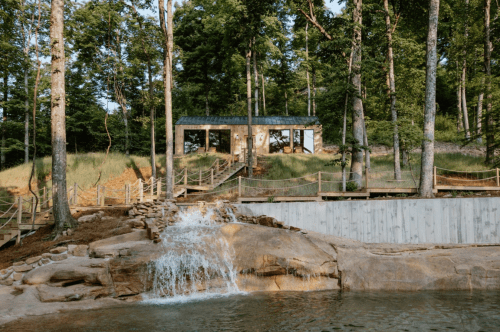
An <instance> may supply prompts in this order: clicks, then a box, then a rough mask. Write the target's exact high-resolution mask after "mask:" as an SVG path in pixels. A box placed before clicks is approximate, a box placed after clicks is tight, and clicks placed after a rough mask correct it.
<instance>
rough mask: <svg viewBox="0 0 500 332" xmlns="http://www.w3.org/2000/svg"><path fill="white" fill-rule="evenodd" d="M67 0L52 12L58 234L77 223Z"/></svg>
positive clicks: (56, 4) (54, 187)
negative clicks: (70, 151) (69, 136)
mask: <svg viewBox="0 0 500 332" xmlns="http://www.w3.org/2000/svg"><path fill="white" fill-rule="evenodd" d="M63 31H64V0H52V3H51V12H50V47H51V57H52V67H51V107H50V108H51V127H52V130H51V132H52V199H53V202H54V208H53V215H54V222H55V228H54V234H55V235H56V237H57V236H58V235H59V234H61V233H62V231H63V230H64V228H65V227H66V226H69V227H76V220H75V219H74V218H73V217H72V216H71V212H70V210H69V204H68V195H67V190H66V119H65V116H66V112H65V105H66V91H65V86H64V83H65V80H64V69H65V66H64V60H65V59H64V39H63Z"/></svg>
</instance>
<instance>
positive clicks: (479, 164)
mask: <svg viewBox="0 0 500 332" xmlns="http://www.w3.org/2000/svg"><path fill="white" fill-rule="evenodd" d="M420 157H421V155H420V154H419V153H413V154H412V155H411V166H412V170H413V173H414V175H416V176H418V174H419V173H420ZM260 159H261V162H264V163H266V164H267V168H268V169H267V172H266V173H265V174H263V175H261V176H260V177H261V178H263V179H267V180H280V179H290V178H297V177H302V176H304V175H307V174H312V173H316V172H318V171H322V172H332V173H335V172H341V171H342V168H341V167H340V166H339V165H337V166H325V165H326V164H327V163H328V162H329V161H331V160H333V159H338V156H334V155H322V154H317V155H298V154H294V155H285V154H277V155H269V156H266V157H262V158H260ZM434 165H436V166H437V167H441V168H446V169H451V170H456V171H483V170H487V169H489V167H486V166H485V165H484V158H482V157H476V156H468V155H462V154H460V153H436V154H435V155H434ZM393 170H394V158H393V156H392V155H385V156H376V157H372V158H371V169H370V173H371V174H373V173H377V172H392V171H393ZM402 170H403V171H409V170H410V167H409V166H406V167H403V168H402ZM348 171H349V166H347V172H348Z"/></svg>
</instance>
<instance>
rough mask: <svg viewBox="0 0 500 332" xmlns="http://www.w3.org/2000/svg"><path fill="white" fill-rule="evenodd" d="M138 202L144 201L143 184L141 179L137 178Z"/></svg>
mask: <svg viewBox="0 0 500 332" xmlns="http://www.w3.org/2000/svg"><path fill="white" fill-rule="evenodd" d="M139 202H141V203H142V202H144V186H143V183H142V179H139Z"/></svg>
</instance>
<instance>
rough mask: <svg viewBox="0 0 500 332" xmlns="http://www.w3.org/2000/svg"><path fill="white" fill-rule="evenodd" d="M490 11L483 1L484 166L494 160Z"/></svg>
mask: <svg viewBox="0 0 500 332" xmlns="http://www.w3.org/2000/svg"><path fill="white" fill-rule="evenodd" d="M490 10H491V0H484V71H485V85H484V90H485V93H486V114H485V115H486V126H487V132H486V164H493V161H494V158H495V132H494V123H493V115H492V114H491V111H492V99H493V95H492V93H491V48H492V45H491V40H490V33H491V30H490Z"/></svg>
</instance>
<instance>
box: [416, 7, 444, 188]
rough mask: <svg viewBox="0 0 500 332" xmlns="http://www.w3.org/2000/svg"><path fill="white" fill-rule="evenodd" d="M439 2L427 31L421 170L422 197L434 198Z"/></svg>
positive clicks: (430, 16) (430, 14)
mask: <svg viewBox="0 0 500 332" xmlns="http://www.w3.org/2000/svg"><path fill="white" fill-rule="evenodd" d="M438 20H439V0H430V3H429V28H428V31H427V65H426V78H425V110H424V140H423V142H422V163H421V170H420V188H419V189H420V196H421V197H433V196H434V194H433V192H432V191H433V166H434V125H435V119H436V70H437V61H438V57H437V47H436V46H437V30H438Z"/></svg>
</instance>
